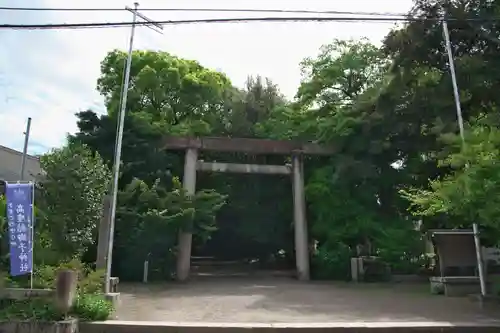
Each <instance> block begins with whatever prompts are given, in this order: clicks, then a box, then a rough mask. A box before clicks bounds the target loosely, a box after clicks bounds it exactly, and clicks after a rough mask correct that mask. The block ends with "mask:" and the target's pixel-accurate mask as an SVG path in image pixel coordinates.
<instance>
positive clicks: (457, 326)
mask: <svg viewBox="0 0 500 333" xmlns="http://www.w3.org/2000/svg"><path fill="white" fill-rule="evenodd" d="M499 329H500V325H498V324H474V323H450V322H356V323H347V322H343V323H267V324H266V323H209V322H197V323H193V322H191V323H190V322H161V321H158V322H145V321H108V322H98V323H82V324H81V326H80V332H81V333H137V332H141V333H224V332H228V333H239V332H242V333H248V332H249V331H251V332H252V333H271V332H275V333H281V332H283V333H285V332H286V333H290V332H295V333H324V332H339V333H350V332H352V333H359V332H390V333H409V332H426V333H438V332H439V333H442V332H450V333H451V332H453V333H487V332H488V333H489V332H498V331H499Z"/></svg>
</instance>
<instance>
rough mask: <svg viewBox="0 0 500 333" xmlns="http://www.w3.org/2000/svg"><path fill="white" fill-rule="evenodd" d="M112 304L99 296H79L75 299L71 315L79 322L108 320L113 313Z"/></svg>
mask: <svg viewBox="0 0 500 333" xmlns="http://www.w3.org/2000/svg"><path fill="white" fill-rule="evenodd" d="M113 311H114V309H113V304H112V303H111V302H109V301H108V300H106V299H105V298H104V296H103V295H99V294H81V295H79V296H78V297H77V299H76V302H75V305H74V306H73V309H72V311H71V312H72V314H73V315H74V316H75V317H77V318H79V319H80V320H87V321H90V320H97V321H102V320H106V319H108V318H109V317H110V316H111V314H112V313H113Z"/></svg>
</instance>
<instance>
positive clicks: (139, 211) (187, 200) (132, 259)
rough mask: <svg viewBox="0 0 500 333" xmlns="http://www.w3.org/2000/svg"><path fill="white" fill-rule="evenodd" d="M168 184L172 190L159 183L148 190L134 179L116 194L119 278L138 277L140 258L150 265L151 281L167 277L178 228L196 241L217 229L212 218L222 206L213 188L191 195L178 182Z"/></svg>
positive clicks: (148, 187) (175, 180)
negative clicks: (117, 198) (118, 206)
mask: <svg viewBox="0 0 500 333" xmlns="http://www.w3.org/2000/svg"><path fill="white" fill-rule="evenodd" d="M173 185H174V187H173V189H172V191H166V190H165V189H164V188H163V187H162V186H160V183H159V182H158V181H157V182H155V183H154V184H153V185H152V186H148V185H147V184H146V183H144V182H143V181H141V180H139V179H135V180H134V181H132V182H131V183H130V184H129V185H127V186H126V187H125V189H124V190H123V191H122V192H120V196H119V201H120V203H121V205H120V208H119V210H118V212H117V224H116V243H115V244H116V250H117V252H118V253H119V255H118V256H117V259H118V260H117V261H116V266H115V269H116V270H118V271H119V272H120V273H121V274H120V276H121V277H122V278H124V279H133V280H137V279H140V278H142V263H143V262H144V261H145V260H148V261H149V264H150V266H149V269H150V271H151V272H152V274H151V276H150V278H152V279H165V277H168V276H172V275H173V274H174V273H175V270H174V268H175V256H176V251H177V250H176V246H177V236H178V234H179V230H181V229H183V230H190V231H191V232H193V234H194V237H195V238H196V239H197V241H198V242H205V241H206V240H208V239H209V238H210V237H211V234H212V233H213V232H214V231H216V230H217V226H216V223H215V214H216V213H217V211H218V210H219V209H220V208H221V207H222V206H223V205H224V204H225V196H223V195H220V194H218V193H217V192H215V191H212V190H210V191H207V190H203V191H198V192H197V193H196V194H195V195H193V196H190V195H188V194H187V193H186V192H185V190H184V189H183V188H182V186H181V183H180V182H179V180H178V179H177V178H174V184H173Z"/></svg>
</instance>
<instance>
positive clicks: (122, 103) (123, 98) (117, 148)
mask: <svg viewBox="0 0 500 333" xmlns="http://www.w3.org/2000/svg"><path fill="white" fill-rule="evenodd" d="M138 7H139V3H137V2H135V3H134V9H132V8H129V7H125V9H126V10H128V11H130V12H132V14H133V19H132V28H131V31H130V40H129V46H128V47H129V48H128V55H127V62H126V64H125V71H124V73H125V78H124V80H123V86H122V92H121V101H120V111H119V114H118V125H117V127H118V133H117V135H116V142H115V159H114V166H113V183H112V188H111V189H112V198H111V207H110V210H111V212H110V221H109V239H108V250H107V254H106V257H107V260H106V286H105V290H106V292H108V293H109V292H110V287H111V285H110V279H111V264H112V260H113V242H114V233H115V218H116V202H117V197H118V179H119V178H120V162H121V154H122V141H123V126H124V122H125V112H126V108H127V97H128V87H129V81H130V66H131V65H132V51H133V49H134V35H135V26H136V22H137V17H138V16H139V17H140V18H142V19H143V20H145V21H147V22H149V23H150V24H151V25H153V26H155V27H156V28H158V29H160V30H162V29H163V27H162V26H161V25H159V24H156V23H154V21H152V20H150V19H149V18H147V17H146V16H144V15H142V14H139V13H138V12H137V8H138ZM150 28H151V27H150ZM155 31H156V30H155Z"/></svg>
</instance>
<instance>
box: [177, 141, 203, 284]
mask: <svg viewBox="0 0 500 333" xmlns="http://www.w3.org/2000/svg"><path fill="white" fill-rule="evenodd" d="M197 160H198V151H197V150H196V149H195V148H188V149H187V150H186V156H185V158H184V177H183V186H184V189H185V190H186V192H187V194H190V195H194V193H195V191H196V162H197ZM192 240H193V235H192V233H191V232H185V231H183V230H181V231H180V232H179V249H178V257H177V280H178V281H185V280H187V279H188V277H189V270H190V268H191V267H190V266H191V243H192Z"/></svg>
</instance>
